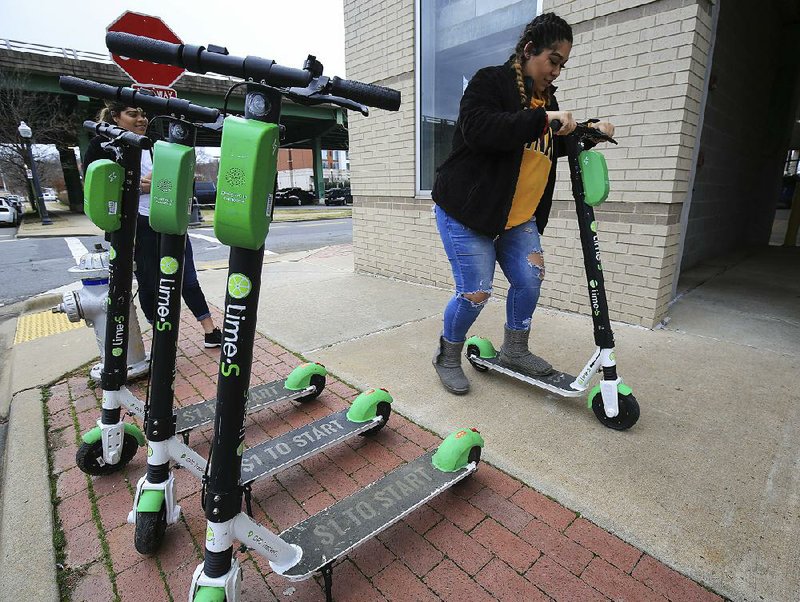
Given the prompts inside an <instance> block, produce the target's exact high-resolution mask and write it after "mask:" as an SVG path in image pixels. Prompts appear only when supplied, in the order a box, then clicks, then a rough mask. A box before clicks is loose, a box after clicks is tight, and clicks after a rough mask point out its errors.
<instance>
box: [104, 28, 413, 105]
mask: <svg viewBox="0 0 800 602" xmlns="http://www.w3.org/2000/svg"><path fill="white" fill-rule="evenodd" d="M106 46H107V47H108V49H109V50H110V51H111V52H113V53H114V54H118V55H122V56H126V57H129V58H133V59H139V60H144V61H151V62H154V63H164V64H167V65H174V66H176V67H183V68H184V69H187V70H189V71H192V72H194V73H207V72H209V71H210V72H212V73H220V74H222V75H228V76H231V77H240V78H242V79H246V80H247V79H252V80H253V81H263V82H264V83H266V84H268V85H270V86H274V87H278V88H281V87H283V88H290V87H298V88H305V87H306V86H308V85H309V84H310V83H311V81H312V79H313V78H314V74H313V73H312V72H311V71H310V70H307V69H293V68H291V67H283V66H281V65H278V64H276V63H275V61H273V60H270V59H263V58H260V57H257V56H247V57H239V56H233V55H230V54H227V50H225V49H224V48H218V47H213V49H212V50H208V49H206V47H205V46H194V45H190V44H173V43H171V42H164V41H162V40H153V39H151V38H146V37H143V36H135V35H132V34H129V33H122V32H119V31H110V32H108V33H107V34H106ZM317 75H319V74H317ZM329 87H330V92H331V93H332V95H334V96H341V97H343V98H347V99H349V100H352V101H355V102H358V103H362V104H365V105H369V106H373V107H378V108H381V109H386V110H389V111H396V110H397V109H398V108H399V107H400V92H398V91H397V90H392V89H390V88H384V87H382V86H375V85H372V84H365V83H362V82H358V81H353V80H347V79H340V78H338V77H333V78H331V79H330V83H329Z"/></svg>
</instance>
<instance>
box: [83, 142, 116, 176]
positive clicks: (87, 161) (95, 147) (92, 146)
mask: <svg viewBox="0 0 800 602" xmlns="http://www.w3.org/2000/svg"><path fill="white" fill-rule="evenodd" d="M103 142H108V138H106V137H104V136H95V137H94V138H92V139H91V140H90V141H89V146H88V147H86V154H85V155H84V157H83V177H86V170H87V169H89V165H91V164H92V163H93V162H94V161H97V160H98V159H111V160H112V161H113V160H114V159H116V157H115V155H114V152H113V151H110V150H109V151H105V150H103V147H102V146H100V144H102V143H103Z"/></svg>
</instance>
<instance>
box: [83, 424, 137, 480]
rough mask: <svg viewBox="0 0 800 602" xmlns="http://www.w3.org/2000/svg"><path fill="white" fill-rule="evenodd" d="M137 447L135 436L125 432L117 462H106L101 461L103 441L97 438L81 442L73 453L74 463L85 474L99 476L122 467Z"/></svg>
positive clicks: (133, 454) (129, 459)
mask: <svg viewBox="0 0 800 602" xmlns="http://www.w3.org/2000/svg"><path fill="white" fill-rule="evenodd" d="M137 449H139V442H138V441H136V437H134V436H133V435H129V434H128V433H125V436H124V437H123V439H122V453H121V454H120V458H119V462H117V463H116V464H108V463H106V462H104V461H103V441H102V440H97V441H95V442H94V443H81V446H80V447H79V448H78V452H77V453H76V454H75V463H76V464H77V465H78V468H80V469H81V471H82V472H85V473H86V474H89V475H92V476H94V477H99V476H103V475H107V474H111V473H113V472H116V471H118V470H119V469H121V468H124V467H125V466H126V465H127V464H128V462H130V461H131V459H132V458H133V456H135V455H136V450H137Z"/></svg>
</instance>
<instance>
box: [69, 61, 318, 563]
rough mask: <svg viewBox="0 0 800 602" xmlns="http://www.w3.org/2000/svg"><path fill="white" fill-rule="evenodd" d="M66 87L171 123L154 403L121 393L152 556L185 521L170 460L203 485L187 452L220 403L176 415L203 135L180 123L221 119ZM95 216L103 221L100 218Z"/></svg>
mask: <svg viewBox="0 0 800 602" xmlns="http://www.w3.org/2000/svg"><path fill="white" fill-rule="evenodd" d="M59 83H60V85H61V87H62V88H63V89H64V90H66V91H69V92H73V93H75V94H82V95H86V96H92V97H96V98H102V99H106V100H112V101H122V102H124V103H125V104H127V105H129V106H136V107H142V108H144V109H146V110H147V111H149V112H151V113H153V114H161V115H159V116H158V117H156V118H155V119H153V120H151V123H154V122H155V120H156V119H165V120H167V121H168V128H169V129H168V132H169V134H168V137H167V140H166V141H164V140H159V141H157V142H156V143H155V145H154V146H153V176H152V181H153V186H152V191H151V195H150V198H151V207H150V225H151V226H152V227H153V229H154V230H155V231H156V232H159V233H160V240H159V249H160V251H159V282H158V287H157V300H156V301H157V304H156V307H155V308H154V316H155V318H156V320H155V324H154V330H153V341H152V350H151V363H152V371H151V377H150V382H149V386H148V399H147V402H146V403H145V404H143V403H142V402H141V401H140V400H138V399H137V398H136V397H135V396H134V395H133V394H131V393H130V391H128V390H127V389H124V388H123V389H122V390H121V392H120V393H121V402H122V404H123V405H124V406H125V407H126V408H127V409H128V410H130V411H131V412H132V413H133V414H134V415H137V416H139V417H140V418H142V419H143V420H144V423H145V433H146V435H147V439H148V441H149V445H148V454H147V463H148V470H147V475H146V476H145V477H142V478H141V479H140V480H139V482H138V484H137V488H136V496H135V499H134V506H133V510H132V511H131V513H130V514H129V516H128V522H130V523H133V524H135V525H136V534H135V543H136V549H137V550H138V551H139V552H140V553H142V554H152V553H154V552H155V551H156V550H157V549H158V547H159V546H160V543H161V541H162V538H163V536H164V532H165V529H166V526H167V525H169V524H173V523H175V522H176V521H177V520H178V517H179V516H180V506H179V505H178V504H177V502H176V499H175V494H174V492H175V485H174V477H173V474H172V471H171V470H170V459H172V460H173V461H175V462H178V463H179V464H180V465H182V466H184V467H186V468H187V469H188V470H189V471H190V472H192V473H193V474H194V475H195V476H197V477H198V478H203V475H204V474H205V470H206V460H205V459H204V458H203V457H202V456H200V455H199V454H197V453H196V452H194V451H193V450H192V449H191V448H189V447H188V434H189V430H190V429H193V428H196V427H197V426H200V425H202V424H205V423H207V422H210V421H211V419H212V418H213V409H214V406H215V404H216V400H215V399H210V400H206V401H203V402H199V403H197V404H193V405H190V406H184V407H181V408H179V409H178V411H177V412H175V411H174V408H173V396H174V392H173V387H174V380H175V359H176V355H177V341H178V334H179V333H178V329H179V326H180V311H181V304H180V300H181V288H182V280H183V260H184V251H185V246H186V232H187V228H188V222H189V215H190V208H191V205H190V203H191V198H192V188H193V182H194V169H195V151H194V141H195V137H196V128H197V127H198V126H197V125H196V124H195V123H192V122H190V121H187V120H185V119H181V118H179V117H178V115H180V116H182V117H184V118H186V119H192V120H193V121H195V122H199V123H200V124H203V123H214V124H216V123H218V118H219V111H218V110H216V109H210V108H207V107H203V106H200V105H195V104H191V103H188V102H187V101H185V100H179V99H164V98H159V97H155V96H152V95H149V94H143V93H141V92H138V91H136V90H134V89H132V88H125V87H114V86H108V85H105V84H101V83H97V82H93V81H89V80H83V79H78V78H75V77H69V76H63V77H61V78H60V81H59ZM201 127H208V126H201ZM107 208H108V205H107V204H106V205H103V207H102V209H103V210H105V209H107ZM93 215H95V217H97V212H94V213H93ZM102 217H104V218H105V217H106V216H105V215H103V216H102ZM326 374H327V373H326V371H325V368H324V366H322V365H321V364H314V363H307V364H303V365H301V366H298V367H297V368H295V369H294V370H293V371H292V373H291V374H290V375H289V377H288V378H287V379H286V380H285V381H283V380H281V381H275V382H272V383H267V384H264V385H259V386H257V387H254V388H253V389H251V390H250V391H249V395H248V401H249V403H248V411H253V410H255V409H258V408H261V407H264V406H266V405H271V404H273V403H277V402H279V401H285V400H289V399H296V400H298V401H309V400H311V399H314V398H316V397H317V396H318V395H319V393H320V392H321V391H322V390H323V389H324V386H325V376H326ZM177 434H182V435H183V442H182V443H181V442H179V441H178V440H177V438H176V435H177ZM118 467H119V466H118Z"/></svg>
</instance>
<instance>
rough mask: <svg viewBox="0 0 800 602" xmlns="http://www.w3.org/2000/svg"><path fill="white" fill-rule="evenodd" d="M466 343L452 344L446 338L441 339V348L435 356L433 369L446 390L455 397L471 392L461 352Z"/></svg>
mask: <svg viewBox="0 0 800 602" xmlns="http://www.w3.org/2000/svg"><path fill="white" fill-rule="evenodd" d="M462 349H464V342H463V341H462V342H460V343H451V342H450V341H448V340H447V339H445V338H444V337H439V348H438V349H437V350H436V355H434V356H433V367H434V368H436V373H437V374H438V375H439V380H441V381H442V384H443V385H444V388H445V389H447V390H448V391H450V392H451V393H453V394H454V395H464V394H465V393H466V392H467V391H469V381H468V380H467V375H466V374H464V371H463V370H462V369H461V350H462Z"/></svg>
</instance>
